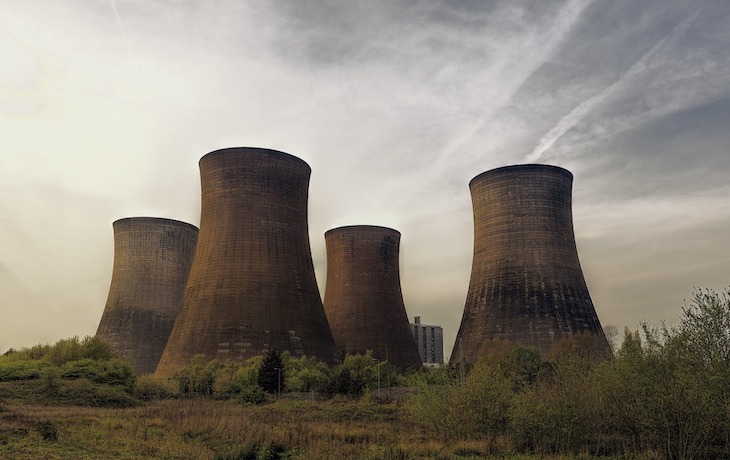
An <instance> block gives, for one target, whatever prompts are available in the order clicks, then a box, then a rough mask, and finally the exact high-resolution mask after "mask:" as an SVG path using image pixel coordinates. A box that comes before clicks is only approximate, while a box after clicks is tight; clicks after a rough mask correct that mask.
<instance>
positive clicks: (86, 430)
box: [0, 399, 558, 460]
mask: <svg viewBox="0 0 730 460" xmlns="http://www.w3.org/2000/svg"><path fill="white" fill-rule="evenodd" d="M404 414H405V411H404V410H403V408H402V407H399V406H397V405H395V404H378V403H376V402H373V401H368V400H364V401H359V402H358V401H349V400H335V401H326V402H309V401H279V402H276V403H273V404H267V405H263V406H253V407H251V406H249V407H246V406H241V405H238V404H235V403H232V402H230V401H214V400H210V399H184V400H164V401H157V402H152V403H149V404H147V405H146V406H144V407H134V408H126V409H100V408H82V407H47V406H25V405H7V404H5V405H4V406H3V405H2V404H0V459H14V460H16V459H17V460H24V459H33V460H36V459H67V458H74V459H99V458H120V459H150V458H160V459H221V460H223V459H247V458H250V459H277V458H288V459H337V460H340V459H465V458H471V459H476V458H488V456H489V454H490V453H491V454H499V455H496V456H495V458H507V459H515V460H517V459H528V458H531V457H528V456H514V455H508V454H506V452H508V450H507V447H508V446H507V445H506V442H505V441H503V440H497V442H496V443H494V445H496V446H497V449H499V450H500V452H495V451H494V449H495V448H494V446H493V447H492V449H493V450H492V452H489V451H488V450H487V444H488V443H486V442H482V441H478V440H472V441H462V442H456V443H452V444H448V443H444V442H440V441H438V440H435V439H431V438H430V437H429V436H428V435H427V433H425V432H423V430H422V429H421V428H419V427H417V426H414V425H413V424H412V423H411V422H410V421H409V420H407V419H406V418H405V415H404ZM502 448H504V450H502ZM556 458H558V457H556Z"/></svg>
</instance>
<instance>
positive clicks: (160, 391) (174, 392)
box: [133, 375, 180, 401]
mask: <svg viewBox="0 0 730 460" xmlns="http://www.w3.org/2000/svg"><path fill="white" fill-rule="evenodd" d="M133 394H134V396H136V397H138V398H139V399H141V400H143V401H152V400H155V399H170V398H176V397H178V396H179V395H180V392H179V388H178V385H177V384H176V383H175V382H174V381H172V380H170V379H161V378H157V377H154V376H152V375H143V376H141V377H138V378H137V383H136V385H135V387H134V393H133Z"/></svg>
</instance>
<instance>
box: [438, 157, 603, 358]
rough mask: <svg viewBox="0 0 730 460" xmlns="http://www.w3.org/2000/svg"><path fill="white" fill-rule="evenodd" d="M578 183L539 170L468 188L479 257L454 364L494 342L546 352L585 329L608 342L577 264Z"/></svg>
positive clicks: (517, 169) (525, 168)
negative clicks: (574, 186)
mask: <svg viewBox="0 0 730 460" xmlns="http://www.w3.org/2000/svg"><path fill="white" fill-rule="evenodd" d="M572 183H573V175H572V174H571V173H570V172H569V171H567V170H565V169H563V168H559V167H556V166H548V165H533V164H531V165H515V166H506V167H503V168H498V169H493V170H491V171H487V172H484V173H482V174H480V175H478V176H476V177H475V178H474V179H472V181H471V182H470V183H469V188H470V190H471V197H472V204H473V208H474V258H473V264H472V270H471V280H470V282H469V291H468V294H467V298H466V305H465V307H464V316H463V317H462V320H461V328H460V329H459V334H458V336H457V339H456V344H455V346H454V350H453V352H452V354H451V362H460V361H461V360H463V361H465V362H472V363H473V362H475V361H476V359H477V357H478V356H479V354H480V353H481V352H482V351H483V350H482V349H483V347H484V346H485V344H487V343H488V341H489V340H492V339H503V340H508V341H511V342H515V343H520V344H523V345H526V346H530V347H535V348H537V349H539V350H540V351H541V352H543V353H545V352H547V351H549V349H550V348H551V346H552V345H553V344H554V343H555V342H556V341H558V340H559V339H561V338H562V337H565V336H568V335H571V334H573V333H575V332H580V331H586V332H591V333H594V334H598V335H599V336H600V337H601V338H602V339H603V340H604V341H605V337H604V335H603V330H602V328H601V323H600V322H599V320H598V316H597V315H596V310H595V308H594V307H593V302H592V301H591V297H590V295H589V294H588V288H587V287H586V283H585V280H584V278H583V272H582V271H581V268H580V262H579V261H578V251H577V249H576V245H575V237H574V234H573V217H572V203H571V200H572V198H571V188H572ZM607 347H608V343H607V342H606V348H607Z"/></svg>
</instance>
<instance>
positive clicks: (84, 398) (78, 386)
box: [57, 378, 139, 407]
mask: <svg viewBox="0 0 730 460" xmlns="http://www.w3.org/2000/svg"><path fill="white" fill-rule="evenodd" d="M57 399H58V402H61V403H65V404H71V405H75V406H89V407H134V406H138V405H139V400H138V399H136V398H135V397H133V396H132V395H130V394H129V393H128V392H127V391H125V389H123V388H121V387H119V386H111V385H107V384H97V383H94V382H92V381H90V380H89V379H86V378H79V379H76V380H67V381H65V382H63V385H62V386H61V387H60V389H59V392H58V398H57Z"/></svg>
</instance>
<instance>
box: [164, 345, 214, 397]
mask: <svg viewBox="0 0 730 460" xmlns="http://www.w3.org/2000/svg"><path fill="white" fill-rule="evenodd" d="M222 367H223V364H222V363H221V362H220V361H218V360H217V359H213V360H210V361H209V360H207V359H206V357H205V355H202V354H201V355H195V356H193V357H192V358H191V359H190V364H189V365H188V366H186V367H183V368H182V369H180V370H178V371H177V372H176V373H175V376H174V379H175V380H176V381H177V382H178V387H179V390H180V393H181V394H183V395H202V396H211V395H213V389H214V387H213V384H214V382H215V375H216V373H217V372H218V371H219V370H220V369H221V368H222Z"/></svg>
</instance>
